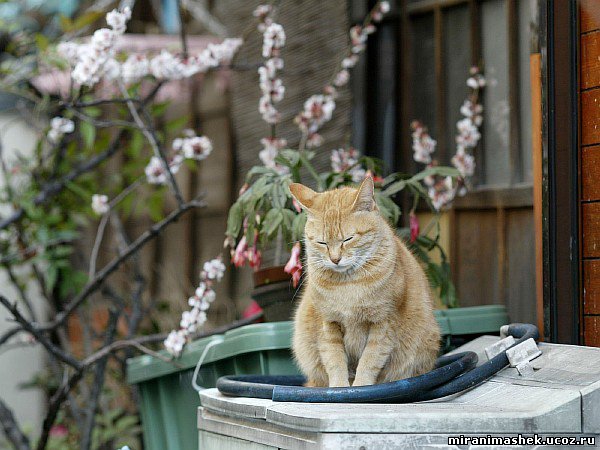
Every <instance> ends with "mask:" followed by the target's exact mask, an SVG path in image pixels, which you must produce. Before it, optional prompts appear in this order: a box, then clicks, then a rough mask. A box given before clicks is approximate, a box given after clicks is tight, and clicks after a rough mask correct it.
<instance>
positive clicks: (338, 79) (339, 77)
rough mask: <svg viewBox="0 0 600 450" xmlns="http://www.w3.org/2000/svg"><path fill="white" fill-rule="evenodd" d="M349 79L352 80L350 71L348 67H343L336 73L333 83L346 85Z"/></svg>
mask: <svg viewBox="0 0 600 450" xmlns="http://www.w3.org/2000/svg"><path fill="white" fill-rule="evenodd" d="M348 80H350V72H348V71H347V70H346V69H343V70H340V71H339V72H338V73H337V74H336V75H335V79H334V80H333V84H334V85H335V86H337V87H340V86H345V85H346V84H347V83H348Z"/></svg>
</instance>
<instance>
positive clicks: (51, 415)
mask: <svg viewBox="0 0 600 450" xmlns="http://www.w3.org/2000/svg"><path fill="white" fill-rule="evenodd" d="M84 373H85V370H83V369H82V370H77V371H76V372H75V373H74V374H73V375H72V376H71V377H70V378H69V379H68V380H67V381H66V382H65V383H63V384H62V386H61V387H60V388H59V389H58V390H57V391H56V392H55V393H54V395H53V396H52V398H51V399H50V401H49V402H48V412H47V413H46V418H45V419H44V424H43V426H42V434H41V436H40V440H39V441H38V444H37V447H36V449H37V450H45V448H46V445H47V444H48V438H49V437H50V429H51V428H52V425H54V422H55V421H56V415H57V414H58V411H59V409H60V407H61V405H62V404H63V402H64V401H65V399H66V398H67V396H68V395H69V392H71V390H72V389H73V388H74V387H75V386H77V384H78V383H79V381H81V378H82V377H83V375H84Z"/></svg>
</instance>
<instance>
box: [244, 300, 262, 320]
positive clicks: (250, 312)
mask: <svg viewBox="0 0 600 450" xmlns="http://www.w3.org/2000/svg"><path fill="white" fill-rule="evenodd" d="M262 311H263V309H262V308H261V307H260V306H259V304H258V303H256V301H255V300H252V301H251V302H250V305H248V307H247V308H246V309H244V311H243V312H242V318H243V319H247V318H248V317H252V316H254V315H255V314H258V313H260V312H262Z"/></svg>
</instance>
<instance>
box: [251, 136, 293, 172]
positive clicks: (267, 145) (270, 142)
mask: <svg viewBox="0 0 600 450" xmlns="http://www.w3.org/2000/svg"><path fill="white" fill-rule="evenodd" d="M260 143H261V144H262V145H263V149H262V150H261V151H260V152H258V157H259V158H260V160H261V161H262V163H263V164H264V165H265V167H268V168H270V169H274V170H276V171H277V172H278V173H280V174H282V175H284V174H287V173H289V169H288V168H287V167H286V166H281V165H279V164H277V163H276V162H275V158H276V157H277V155H278V154H279V150H281V149H282V148H284V147H285V146H286V145H287V141H286V140H285V139H277V138H262V139H261V140H260Z"/></svg>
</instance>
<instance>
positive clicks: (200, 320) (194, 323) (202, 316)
mask: <svg viewBox="0 0 600 450" xmlns="http://www.w3.org/2000/svg"><path fill="white" fill-rule="evenodd" d="M205 322H206V312H204V311H202V310H201V309H200V308H192V309H191V310H190V311H184V312H183V314H182V315H181V321H180V322H179V326H180V327H181V328H183V329H184V330H186V331H187V332H188V333H193V332H194V331H196V330H197V329H198V327H200V326H202V325H204V323H205Z"/></svg>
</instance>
